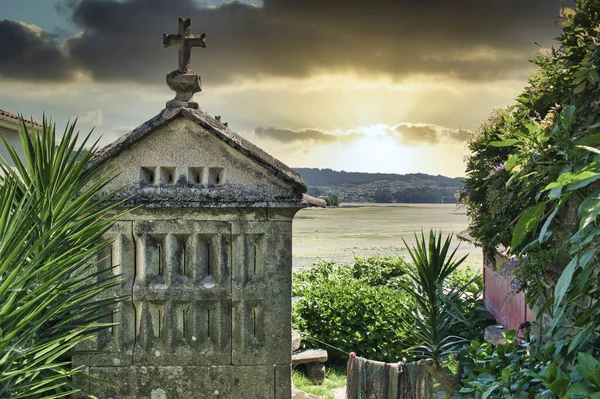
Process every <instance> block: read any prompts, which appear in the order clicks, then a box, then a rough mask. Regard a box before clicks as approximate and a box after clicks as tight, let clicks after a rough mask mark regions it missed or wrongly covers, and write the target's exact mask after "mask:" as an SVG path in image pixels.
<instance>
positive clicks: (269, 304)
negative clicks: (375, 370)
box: [75, 208, 298, 399]
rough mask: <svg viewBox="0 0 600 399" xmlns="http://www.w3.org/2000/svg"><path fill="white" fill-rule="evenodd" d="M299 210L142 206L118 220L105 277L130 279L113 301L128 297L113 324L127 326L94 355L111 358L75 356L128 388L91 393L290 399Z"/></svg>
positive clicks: (96, 345)
mask: <svg viewBox="0 0 600 399" xmlns="http://www.w3.org/2000/svg"><path fill="white" fill-rule="evenodd" d="M297 210H298V208H275V209H274V210H272V211H270V210H268V209H259V210H257V209H252V208H251V209H241V208H240V209H231V208H225V209H223V210H221V212H217V213H215V212H214V210H212V209H206V210H205V209H193V210H192V209H189V208H186V209H182V210H175V209H171V210H169V211H164V210H159V209H145V210H144V209H138V210H137V211H136V213H135V214H134V216H135V217H133V218H132V219H131V220H122V221H120V222H118V223H117V224H116V225H115V226H114V228H113V229H112V230H111V231H109V232H108V233H107V238H109V239H112V240H113V244H112V246H111V247H110V248H108V249H107V250H106V251H105V253H103V254H102V255H101V256H99V258H98V267H99V269H100V270H106V271H107V272H112V273H117V274H120V275H122V278H123V282H122V284H121V285H120V286H119V287H118V288H117V289H114V290H112V291H111V292H107V293H104V295H105V296H116V297H123V298H124V299H123V300H122V301H121V302H120V304H119V309H118V311H117V312H115V313H114V314H113V318H112V320H107V321H112V322H115V323H118V325H117V326H116V327H114V328H113V329H111V330H110V331H103V332H102V333H100V334H99V335H98V337H97V339H96V340H95V341H94V342H93V347H92V348H90V349H99V350H102V351H107V353H104V354H101V355H93V356H90V357H79V358H77V359H75V360H76V363H77V364H85V365H87V366H89V370H90V373H91V374H92V375H94V376H96V377H98V378H101V379H104V380H106V381H108V382H110V383H112V384H114V385H115V386H116V387H114V388H110V387H106V386H102V385H91V386H90V389H91V392H92V393H94V394H96V395H97V396H98V397H100V398H103V399H108V398H115V399H116V398H131V399H134V398H135V399H138V398H181V399H188V398H189V399H192V398H232V399H233V398H278V399H279V398H282V399H283V398H289V397H290V395H291V394H290V392H291V387H290V372H291V371H290V370H291V369H290V364H291V336H290V334H291V317H290V315H291V267H292V253H291V238H292V236H291V234H292V217H293V215H294V214H295V212H296V211H297ZM215 215H218V216H215ZM269 215H270V216H269ZM130 216H131V215H130ZM175 216H178V218H175Z"/></svg>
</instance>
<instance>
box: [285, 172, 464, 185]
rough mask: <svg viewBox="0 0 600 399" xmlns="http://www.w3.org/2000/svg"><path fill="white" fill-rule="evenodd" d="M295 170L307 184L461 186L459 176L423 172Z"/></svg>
mask: <svg viewBox="0 0 600 399" xmlns="http://www.w3.org/2000/svg"><path fill="white" fill-rule="evenodd" d="M296 171H297V172H298V173H300V175H301V176H302V178H303V179H304V182H305V183H306V184H307V185H308V186H343V185H361V184H369V183H375V182H382V181H390V182H392V181H393V182H402V183H404V184H403V185H405V186H437V187H460V186H462V181H461V180H462V179H461V178H459V177H455V178H452V177H446V176H442V175H437V176H434V175H428V174H425V173H408V174H405V175H399V174H395V173H362V172H344V171H341V172H338V171H337V170H332V169H318V168H296Z"/></svg>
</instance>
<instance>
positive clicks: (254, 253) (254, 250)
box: [252, 244, 257, 274]
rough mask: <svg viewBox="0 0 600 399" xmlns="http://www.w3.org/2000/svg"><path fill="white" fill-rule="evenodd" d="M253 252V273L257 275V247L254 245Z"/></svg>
mask: <svg viewBox="0 0 600 399" xmlns="http://www.w3.org/2000/svg"><path fill="white" fill-rule="evenodd" d="M252 250H253V251H252V252H253V255H254V256H253V258H252V273H254V274H256V252H257V251H256V245H254V244H252Z"/></svg>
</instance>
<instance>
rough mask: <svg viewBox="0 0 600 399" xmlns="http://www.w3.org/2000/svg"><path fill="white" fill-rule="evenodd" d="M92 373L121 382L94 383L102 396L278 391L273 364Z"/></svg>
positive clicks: (149, 398)
mask: <svg viewBox="0 0 600 399" xmlns="http://www.w3.org/2000/svg"><path fill="white" fill-rule="evenodd" d="M91 374H92V375H93V376H97V377H100V378H107V377H108V378H110V381H112V382H113V383H114V384H116V385H118V387H117V388H110V387H106V386H103V385H100V384H99V385H92V387H91V388H92V391H93V392H94V393H95V395H96V396H98V397H99V398H102V399H142V398H143V399H154V398H160V399H205V398H206V399H208V398H210V399H214V398H231V399H238V398H248V399H253V398H256V399H271V398H273V397H274V390H275V387H274V378H273V375H274V373H273V366H267V365H265V366H231V365H229V366H193V367H180V366H169V367H145V366H140V367H102V368H92V369H91ZM288 386H289V383H288ZM290 392H291V388H290ZM290 395H291V393H288V396H280V398H285V399H288V398H289V397H290Z"/></svg>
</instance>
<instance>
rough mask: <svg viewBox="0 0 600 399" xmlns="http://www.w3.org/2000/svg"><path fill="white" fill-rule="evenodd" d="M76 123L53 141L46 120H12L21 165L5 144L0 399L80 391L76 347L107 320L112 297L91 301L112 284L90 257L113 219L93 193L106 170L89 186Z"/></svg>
mask: <svg viewBox="0 0 600 399" xmlns="http://www.w3.org/2000/svg"><path fill="white" fill-rule="evenodd" d="M74 127H75V126H74V124H72V125H69V126H67V128H66V129H65V132H64V135H63V136H62V138H61V139H60V140H59V141H58V142H57V141H56V135H55V128H54V127H53V126H51V125H50V123H49V122H48V121H46V120H44V122H43V125H42V128H41V131H40V132H37V131H36V130H34V129H33V128H32V129H31V130H29V129H28V128H27V126H26V124H25V123H24V121H23V120H21V121H20V126H19V137H20V139H21V145H22V148H23V153H24V160H23V162H22V161H21V160H20V159H19V158H18V156H17V155H16V153H15V151H14V149H12V148H10V146H9V145H8V143H7V142H6V141H5V140H4V138H2V139H3V140H4V145H5V146H6V147H7V148H8V149H9V152H10V155H11V158H12V161H13V163H14V164H15V165H16V166H15V169H14V170H13V169H12V168H10V167H9V166H8V164H7V163H6V161H5V160H2V166H1V169H2V172H1V173H0V232H1V233H0V237H1V240H0V371H1V373H0V397H11V398H25V397H27V398H40V397H45V398H51V397H52V398H54V397H63V396H67V395H70V394H71V393H73V392H76V391H78V390H80V387H79V386H78V385H77V384H76V383H75V382H74V381H73V377H75V376H78V375H79V376H83V370H82V369H81V368H73V367H72V366H71V362H70V357H71V355H73V354H74V353H75V352H74V349H75V347H76V346H77V345H79V344H81V343H82V342H84V341H86V340H88V339H90V338H91V336H92V334H93V333H94V332H96V331H98V330H99V329H102V328H107V327H109V326H110V325H109V324H106V323H102V322H101V321H102V320H103V319H105V317H107V316H108V315H110V314H111V313H112V311H113V305H114V304H115V301H116V299H112V298H111V299H98V294H99V293H100V292H102V291H103V290H105V289H107V288H109V287H112V286H114V285H116V284H118V283H119V280H118V276H114V275H113V273H112V271H111V270H107V271H104V272H102V273H98V272H96V271H95V269H96V268H95V264H94V263H93V261H94V259H95V257H96V256H97V255H98V254H99V253H100V252H101V251H102V250H103V249H104V248H105V247H106V246H107V245H109V243H107V242H106V241H104V240H102V239H101V237H102V235H103V234H104V233H105V232H106V231H107V230H108V229H109V228H110V227H111V226H112V224H113V223H114V222H115V220H116V219H117V218H119V217H120V216H121V215H115V214H114V207H115V206H116V205H105V200H106V199H108V197H105V198H96V197H95V195H96V193H97V192H98V191H99V190H100V189H101V188H102V187H104V186H105V185H106V184H107V183H108V181H109V177H108V176H100V177H98V179H97V180H95V182H94V180H93V179H94V178H95V177H94V175H95V174H96V172H97V169H98V166H96V167H88V161H89V160H90V158H91V157H92V155H93V150H94V148H92V151H87V150H86V149H85V144H86V143H87V140H88V138H89V135H88V136H87V137H85V138H84V139H83V142H82V144H77V141H78V139H79V137H78V134H75V133H74Z"/></svg>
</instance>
